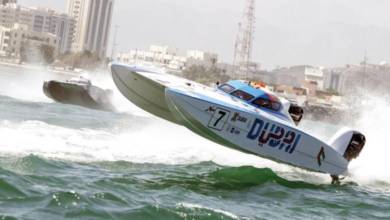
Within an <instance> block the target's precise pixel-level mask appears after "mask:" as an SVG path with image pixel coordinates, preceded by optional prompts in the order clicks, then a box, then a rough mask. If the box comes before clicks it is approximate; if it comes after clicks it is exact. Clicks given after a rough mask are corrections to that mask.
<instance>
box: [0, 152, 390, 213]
mask: <svg viewBox="0 0 390 220" xmlns="http://www.w3.org/2000/svg"><path fill="white" fill-rule="evenodd" d="M0 160H1V163H0V166H1V167H2V168H1V169H0V204H1V206H0V213H2V216H3V217H4V216H8V217H13V218H15V219H24V218H33V219H36V218H38V219H42V218H56V219H58V218H72V219H85V218H92V219H107V218H108V219H112V218H114V219H130V218H131V219H156V218H157V219H192V218H195V219H259V218H260V219H261V218H262V216H263V217H264V218H272V217H278V218H286V219H287V218H288V219H301V218H308V217H312V216H313V214H314V213H317V215H321V216H326V217H329V218H340V217H342V218H343V217H345V218H346V217H348V216H350V215H353V216H356V217H361V218H363V217H365V218H370V219H372V218H384V219H385V218H386V217H388V216H386V213H385V212H383V211H382V210H388V208H390V207H389V205H388V203H386V202H385V201H387V200H388V197H387V196H386V194H384V193H378V192H375V191H369V190H362V189H359V188H357V184H353V183H348V184H344V185H342V186H332V185H329V184H311V183H306V182H302V181H293V180H289V179H286V178H285V177H282V176H280V175H278V174H277V173H275V172H274V171H272V170H271V169H268V168H255V167H250V166H244V167H226V166H221V165H218V164H215V163H212V162H202V163H196V164H190V165H167V164H145V163H143V164H138V163H131V162H125V161H101V162H92V163H84V162H69V161H68V162H67V161H59V160H48V159H45V158H42V157H38V156H34V155H29V156H26V157H22V158H20V157H6V158H5V157H1V158H0ZM388 186H389V185H387V187H388ZM16 210H17V211H16ZM308 210H310V211H308ZM362 210H370V211H369V212H367V211H365V212H363V211H362ZM283 216H284V217H283ZM289 216H292V217H289Z"/></svg>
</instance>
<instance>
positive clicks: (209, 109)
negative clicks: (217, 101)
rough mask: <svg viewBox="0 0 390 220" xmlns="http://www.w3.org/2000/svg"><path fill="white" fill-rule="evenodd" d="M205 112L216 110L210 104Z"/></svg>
mask: <svg viewBox="0 0 390 220" xmlns="http://www.w3.org/2000/svg"><path fill="white" fill-rule="evenodd" d="M204 111H205V112H210V113H214V112H215V111H216V108H215V107H213V106H210V107H209V108H208V109H206V110H204Z"/></svg>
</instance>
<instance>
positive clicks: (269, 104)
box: [252, 97, 282, 111]
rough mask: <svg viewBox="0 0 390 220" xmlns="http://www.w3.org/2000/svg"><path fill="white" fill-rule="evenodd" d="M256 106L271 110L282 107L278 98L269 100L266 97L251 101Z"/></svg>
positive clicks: (277, 109)
mask: <svg viewBox="0 0 390 220" xmlns="http://www.w3.org/2000/svg"><path fill="white" fill-rule="evenodd" d="M252 104H254V105H255V106H257V107H260V108H267V109H270V110H273V111H279V110H280V108H281V107H282V104H281V103H280V102H279V101H278V100H270V99H266V98H263V97H261V98H258V99H256V100H254V101H253V102H252Z"/></svg>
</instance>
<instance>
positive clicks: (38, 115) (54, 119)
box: [0, 75, 390, 185]
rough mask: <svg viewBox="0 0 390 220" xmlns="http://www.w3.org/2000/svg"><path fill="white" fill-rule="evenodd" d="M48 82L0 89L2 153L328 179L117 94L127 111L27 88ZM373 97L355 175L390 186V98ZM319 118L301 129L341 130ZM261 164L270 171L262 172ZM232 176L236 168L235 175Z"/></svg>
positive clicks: (362, 123) (361, 122)
mask: <svg viewBox="0 0 390 220" xmlns="http://www.w3.org/2000/svg"><path fill="white" fill-rule="evenodd" d="M45 77H46V75H45ZM99 77H100V78H97V79H95V81H96V82H97V84H98V85H102V86H103V87H106V88H114V86H113V84H112V81H110V80H109V79H108V78H109V77H107V76H99ZM45 79H46V78H45ZM42 81H43V80H42ZM42 81H40V83H38V82H36V81H34V82H35V83H25V84H26V85H31V86H32V87H30V88H29V87H23V88H22V87H21V86H20V85H19V86H18V87H12V86H11V87H9V88H8V89H5V90H4V89H2V90H1V91H0V94H2V95H3V96H0V103H1V105H0V106H2V107H1V110H2V111H1V112H3V113H1V115H0V136H1V140H2V141H1V142H0V155H3V156H4V155H15V156H17V157H26V156H28V155H30V154H33V155H38V156H40V157H45V158H54V159H60V160H71V161H78V162H91V163H93V162H98V161H111V162H115V161H128V162H132V163H138V164H143V163H152V164H168V165H181V164H198V163H202V162H205V161H212V162H213V163H216V164H219V165H221V166H226V167H240V168H238V169H237V170H235V168H228V169H230V170H228V171H226V170H225V171H224V170H221V171H218V172H216V173H215V174H212V175H214V176H216V177H219V176H221V177H219V178H222V179H223V178H228V181H227V183H226V184H228V185H229V184H233V183H234V182H235V179H242V178H244V177H245V178H248V179H249V182H248V183H243V184H244V185H245V184H249V185H250V184H257V183H258V182H256V181H262V176H264V175H265V176H267V175H268V177H267V178H270V179H271V180H272V181H276V182H279V183H280V184H284V180H283V179H278V178H279V177H280V178H285V179H289V180H291V181H295V180H303V181H304V182H311V183H315V184H322V183H328V182H329V177H328V176H326V175H321V174H314V173H310V172H307V171H303V170H301V169H298V168H293V167H290V166H286V165H281V164H278V163H275V162H272V161H269V160H265V159H262V158H259V157H256V156H252V155H248V154H243V153H240V152H237V151H234V150H230V149H228V148H225V147H223V146H219V145H217V144H214V143H212V142H210V141H207V140H205V139H203V138H200V137H198V136H197V135H195V134H193V133H191V132H190V131H188V130H186V129H185V128H183V127H179V126H176V125H173V124H171V123H168V122H165V121H162V120H160V119H157V118H155V117H153V116H150V115H149V114H147V113H144V112H143V111H141V110H139V109H138V108H136V107H135V106H133V105H131V104H129V102H128V101H126V100H125V99H124V98H123V97H121V96H120V95H119V93H117V97H118V98H117V103H118V105H119V106H120V108H121V112H120V113H107V112H100V111H94V110H89V109H84V108H81V107H75V106H70V105H62V104H57V103H51V102H50V101H47V99H46V98H44V95H43V93H42V92H41V90H40V87H41V85H40V86H39V94H38V92H37V93H36V94H34V93H33V92H32V93H28V92H27V91H35V90H36V89H37V88H35V87H36V86H37V85H38V84H41V82H42ZM0 84H4V85H5V83H0ZM5 91H6V92H5ZM4 95H5V96H4ZM21 97H23V98H21ZM367 100H368V103H367V104H366V105H365V106H367V108H363V109H362V114H361V116H360V117H359V118H357V119H356V120H355V126H356V127H357V129H358V130H360V131H361V132H362V133H364V134H366V136H367V145H366V147H365V148H364V150H363V152H362V153H361V156H360V157H359V158H358V159H357V160H355V161H353V162H352V163H351V169H350V171H351V173H350V179H351V180H352V181H354V182H358V183H362V184H363V183H367V184H372V183H376V182H385V183H390V173H389V172H388V171H387V167H389V166H390V160H388V155H389V153H390V149H389V148H387V145H388V141H387V131H389V130H390V116H389V115H388V114H387V113H388V112H390V103H389V102H387V101H385V100H383V99H377V98H373V97H370V98H369V99H367ZM319 123H320V122H310V121H306V122H303V125H302V126H304V128H305V129H307V130H311V131H312V132H313V133H315V134H317V136H319V137H322V138H324V139H327V138H329V137H330V136H331V135H332V134H333V133H334V132H335V130H336V129H337V128H338V127H339V126H334V125H328V126H325V127H327V128H328V129H327V130H318V128H320V127H324V126H323V125H321V126H318V125H319ZM242 167H244V168H242ZM254 167H256V168H254ZM257 168H260V169H264V168H270V169H271V170H268V169H264V170H261V171H259V170H257ZM253 169H254V170H253ZM226 173H227V174H226ZM231 173H236V174H235V175H236V176H235V175H233V176H232V175H231ZM245 173H249V174H247V175H246V174H245ZM257 173H261V174H259V175H257ZM275 174H277V175H276V176H275ZM229 175H230V176H229ZM241 175H243V176H241ZM227 176H229V177H227ZM252 176H254V177H256V176H257V178H255V179H259V180H254V182H251V181H250V180H251V178H250V177H252ZM229 178H232V179H229ZM267 178H266V179H267ZM267 181H268V180H267ZM221 182H222V181H221ZM286 184H287V185H289V184H288V183H286ZM298 185H299V184H298Z"/></svg>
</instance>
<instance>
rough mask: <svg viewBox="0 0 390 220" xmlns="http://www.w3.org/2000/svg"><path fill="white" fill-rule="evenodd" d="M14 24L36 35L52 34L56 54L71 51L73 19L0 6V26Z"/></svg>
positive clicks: (57, 14)
mask: <svg viewBox="0 0 390 220" xmlns="http://www.w3.org/2000/svg"><path fill="white" fill-rule="evenodd" d="M14 24H22V25H26V26H27V28H28V29H29V30H31V31H35V32H38V33H50V34H54V35H55V36H56V37H57V45H56V48H57V49H58V50H57V52H58V53H61V54H63V53H66V52H68V51H70V49H71V45H72V39H73V32H74V19H73V18H72V17H70V16H68V15H66V14H64V13H59V12H57V11H54V10H52V9H47V8H34V7H23V6H20V5H16V4H7V5H0V25H1V26H3V27H7V28H13V27H14Z"/></svg>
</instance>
